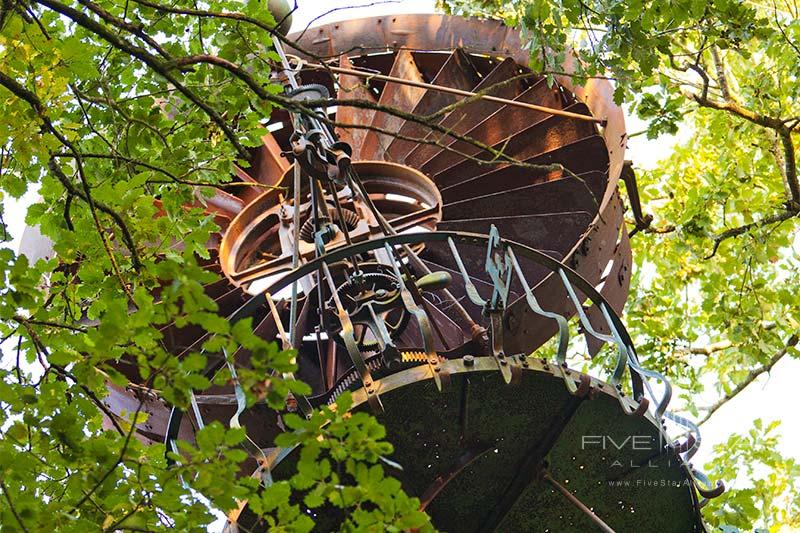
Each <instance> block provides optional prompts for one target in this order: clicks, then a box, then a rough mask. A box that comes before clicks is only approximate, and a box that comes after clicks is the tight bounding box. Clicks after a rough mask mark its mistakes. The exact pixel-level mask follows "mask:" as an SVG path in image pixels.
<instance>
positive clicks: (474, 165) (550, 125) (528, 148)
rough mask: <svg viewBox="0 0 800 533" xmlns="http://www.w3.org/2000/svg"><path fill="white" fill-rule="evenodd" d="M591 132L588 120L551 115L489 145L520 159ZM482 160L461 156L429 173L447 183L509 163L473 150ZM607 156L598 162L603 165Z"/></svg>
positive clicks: (578, 108)
mask: <svg viewBox="0 0 800 533" xmlns="http://www.w3.org/2000/svg"><path fill="white" fill-rule="evenodd" d="M567 109H570V110H572V111H575V112H579V113H586V114H588V112H589V110H588V108H587V107H586V105H584V104H575V105H572V106H570V107H568V108H567ZM594 133H595V130H594V127H593V126H592V125H591V124H587V123H582V122H579V121H577V120H573V119H570V118H567V117H562V116H551V117H548V118H546V119H545V120H542V121H540V122H537V123H536V124H533V125H531V126H529V127H527V128H525V129H523V130H522V131H519V132H517V133H515V134H514V136H512V137H509V138H507V139H503V140H502V141H501V142H498V143H496V144H495V145H494V146H493V148H494V149H495V150H498V151H502V152H503V154H505V155H507V156H509V157H513V158H515V159H518V160H521V161H527V160H529V159H532V158H534V157H538V156H540V155H542V154H546V153H548V152H552V151H554V150H557V149H558V148H560V147H562V146H565V145H568V144H571V143H573V142H575V141H578V140H580V139H584V138H587V137H590V136H592V135H593V134H594ZM475 157H477V158H479V159H481V160H483V162H481V161H476V160H473V159H464V160H462V161H461V162H460V163H458V164H456V165H454V166H452V167H450V168H448V169H446V170H443V171H441V172H439V173H437V174H435V175H433V179H434V181H436V184H437V185H438V186H439V187H442V188H444V187H448V186H450V185H453V184H455V183H458V182H461V181H467V180H469V179H471V178H474V177H477V176H481V175H483V174H488V173H490V172H495V171H497V170H498V169H501V168H505V167H509V166H511V163H509V162H505V161H500V160H497V158H496V157H495V156H493V155H492V154H489V153H487V152H481V153H478V154H475ZM607 159H608V158H607V156H606V157H605V158H602V159H601V161H599V162H598V165H603V166H605V165H606V164H607V163H606V162H605V161H607Z"/></svg>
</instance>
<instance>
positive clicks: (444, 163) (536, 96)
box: [420, 80, 563, 176]
mask: <svg viewBox="0 0 800 533" xmlns="http://www.w3.org/2000/svg"><path fill="white" fill-rule="evenodd" d="M514 100H517V101H520V102H527V103H530V104H538V105H542V106H546V107H552V108H555V109H561V108H562V107H563V106H562V103H561V95H560V94H559V92H558V91H557V90H556V89H555V88H551V87H548V86H547V83H546V82H545V81H544V80H542V81H540V82H538V83H536V84H535V85H533V86H532V87H530V88H529V89H526V90H525V92H523V93H522V94H520V95H519V96H518V97H517V98H515V99H514ZM549 116H550V115H549V114H547V113H540V112H537V111H529V112H520V109H519V108H516V107H512V106H504V107H502V108H501V109H500V110H499V111H497V112H496V113H494V114H493V115H491V116H490V117H487V118H486V119H485V120H484V121H482V122H481V123H479V124H478V125H477V126H475V127H474V128H472V129H471V130H469V131H468V132H466V133H465V134H464V135H465V136H466V137H469V138H471V139H474V140H476V141H479V142H481V143H483V144H486V145H489V146H493V145H495V144H497V143H499V142H500V141H502V140H503V139H508V138H509V137H511V136H513V135H514V134H516V133H517V132H519V131H522V130H524V129H525V128H527V127H529V126H530V125H531V124H535V123H536V122H539V121H541V120H544V119H545V118H547V117H549ZM480 151H481V149H480V148H478V147H477V146H475V145H473V144H470V143H468V142H466V141H456V142H454V143H453V144H451V145H450V146H449V147H448V149H447V150H442V151H441V152H439V153H438V154H436V155H435V156H434V157H432V158H431V159H430V160H429V161H427V162H425V163H424V164H423V165H422V166H421V167H420V170H422V172H424V173H425V174H427V175H428V176H432V175H434V174H437V173H438V172H441V171H442V170H444V169H446V168H449V167H451V166H453V165H455V164H457V163H458V162H460V161H462V160H463V159H464V154H467V155H475V154H477V153H479V152H480Z"/></svg>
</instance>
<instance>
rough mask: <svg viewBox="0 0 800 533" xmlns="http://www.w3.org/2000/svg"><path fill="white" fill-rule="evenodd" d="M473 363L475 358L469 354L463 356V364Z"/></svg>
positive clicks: (471, 364)
mask: <svg viewBox="0 0 800 533" xmlns="http://www.w3.org/2000/svg"><path fill="white" fill-rule="evenodd" d="M474 364H475V358H474V357H473V356H471V355H465V356H464V366H473V365H474Z"/></svg>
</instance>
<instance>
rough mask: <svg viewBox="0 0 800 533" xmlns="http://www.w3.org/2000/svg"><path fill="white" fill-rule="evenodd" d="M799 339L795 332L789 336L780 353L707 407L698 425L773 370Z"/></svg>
mask: <svg viewBox="0 0 800 533" xmlns="http://www.w3.org/2000/svg"><path fill="white" fill-rule="evenodd" d="M798 340H800V338H799V337H798V336H797V334H793V335H792V336H791V337H789V339H788V340H787V341H786V347H784V348H783V349H782V350H780V351H779V352H778V353H776V354H775V355H773V356H772V357H771V358H770V360H769V361H767V363H766V364H764V365H762V366H760V367H758V368H755V369H753V370H751V371H750V372H749V373H748V374H747V377H745V379H744V380H743V381H741V382H740V383H739V384H738V385H736V387H734V388H733V390H731V392H729V393H728V394H726V395H725V396H723V397H722V398H720V399H719V400H718V401H717V402H716V403H714V404H713V405H711V406H710V407H708V408H705V409H704V410H706V414H705V416H703V418H702V419H701V420H700V421H699V422H698V423H697V425H698V426H699V425H701V424H703V423H705V422H706V421H708V419H709V418H711V415H713V414H714V413H716V412H717V410H718V409H719V408H720V407H722V406H723V405H725V404H726V403H728V402H729V401H731V400H732V399H733V398H735V397H736V396H737V395H738V394H739V393H740V392H742V391H743V390H744V389H746V388H747V386H748V385H750V384H751V383H752V382H754V381H755V380H756V378H758V376H760V375H761V374H763V373H765V372H769V371H771V370H772V367H774V366H775V365H776V364H777V363H778V361H780V360H781V359H782V358H783V356H785V355H786V354H787V353H788V352H789V348H791V347H793V346H795V345H797V342H798Z"/></svg>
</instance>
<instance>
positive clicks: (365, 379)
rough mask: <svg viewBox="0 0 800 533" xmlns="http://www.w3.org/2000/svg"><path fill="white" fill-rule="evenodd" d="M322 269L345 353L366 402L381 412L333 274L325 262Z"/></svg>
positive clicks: (373, 381)
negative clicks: (334, 309) (359, 383)
mask: <svg viewBox="0 0 800 533" xmlns="http://www.w3.org/2000/svg"><path fill="white" fill-rule="evenodd" d="M322 270H323V274H324V276H325V279H326V281H327V282H328V287H329V288H330V291H331V295H332V296H333V301H334V303H335V304H336V312H337V315H338V317H339V322H340V323H341V325H342V332H341V335H342V339H344V344H345V346H346V347H347V353H348V354H349V355H350V359H351V360H352V361H353V366H354V367H355V369H356V371H357V372H358V375H359V377H360V378H361V384H362V386H363V388H364V392H365V393H366V394H367V402H368V403H369V406H370V407H371V408H372V410H373V411H375V412H376V413H382V412H383V404H382V403H381V399H380V396H379V395H378V393H377V392H376V389H375V380H374V379H372V374H371V373H370V371H369V368H367V363H366V362H365V361H364V357H363V356H362V355H361V350H359V349H358V343H357V342H356V338H355V334H354V330H353V323H352V322H351V321H350V315H348V314H347V311H346V310H345V308H344V306H343V305H342V300H341V299H340V298H339V292H338V291H337V290H336V285H335V284H334V283H333V276H332V275H331V271H330V269H329V268H328V264H327V263H325V262H323V263H322Z"/></svg>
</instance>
